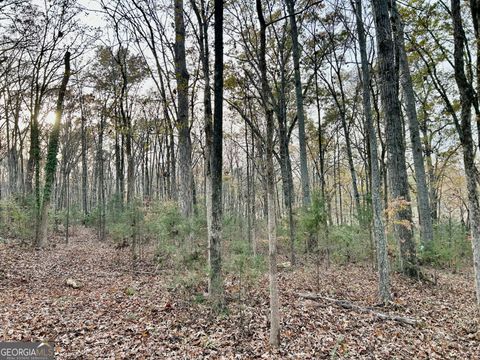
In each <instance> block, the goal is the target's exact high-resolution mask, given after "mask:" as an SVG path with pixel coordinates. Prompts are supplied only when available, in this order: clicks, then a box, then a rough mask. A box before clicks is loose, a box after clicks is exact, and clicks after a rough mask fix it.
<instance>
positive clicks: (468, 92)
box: [451, 0, 480, 304]
mask: <svg viewBox="0 0 480 360" xmlns="http://www.w3.org/2000/svg"><path fill="white" fill-rule="evenodd" d="M451 4H452V20H453V34H454V68H455V81H456V83H457V87H458V90H459V92H460V103H461V118H460V119H461V120H460V124H457V131H458V133H459V134H458V135H459V137H460V142H461V144H462V148H463V163H464V166H465V175H466V178H467V191H468V206H469V214H470V216H469V220H470V231H471V237H472V249H473V268H474V271H475V290H476V295H477V304H480V206H479V202H478V190H477V180H476V179H477V169H476V167H475V151H474V149H475V147H474V142H473V136H472V124H471V121H472V105H473V101H474V97H475V92H474V90H473V86H472V85H471V84H470V83H469V82H468V80H467V77H466V75H465V68H464V67H465V65H464V60H463V56H464V50H465V32H464V30H463V25H462V16H461V6H460V0H452V1H451Z"/></svg>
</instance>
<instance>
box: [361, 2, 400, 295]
mask: <svg viewBox="0 0 480 360" xmlns="http://www.w3.org/2000/svg"><path fill="white" fill-rule="evenodd" d="M352 5H354V9H355V16H356V24H357V34H358V44H359V47H360V61H361V71H362V90H363V113H364V116H365V127H366V130H367V136H368V141H369V143H370V158H371V161H370V166H371V171H370V175H371V181H372V209H373V233H374V237H375V243H376V248H377V268H378V295H379V298H380V301H382V302H383V303H386V302H388V301H390V299H391V295H390V277H389V266H388V256H387V238H386V236H385V227H384V224H383V204H382V197H381V193H382V188H381V187H382V185H381V177H380V170H379V166H378V152H377V134H376V131H375V126H374V124H373V120H372V106H371V98H370V65H369V63H368V57H367V42H366V39H365V28H364V25H363V17H362V1H361V0H355V4H353V2H352Z"/></svg>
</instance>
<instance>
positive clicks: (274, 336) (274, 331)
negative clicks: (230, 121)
mask: <svg viewBox="0 0 480 360" xmlns="http://www.w3.org/2000/svg"><path fill="white" fill-rule="evenodd" d="M256 7H257V16H258V21H259V23H260V34H259V35H260V51H259V53H258V63H259V69H260V76H261V82H262V94H261V96H262V102H263V105H264V110H265V118H266V125H267V136H266V150H267V151H266V170H267V176H266V182H267V202H268V220H267V223H268V225H267V229H268V263H269V279H270V344H271V345H272V346H273V347H278V346H279V345H280V314H279V307H280V304H279V298H278V280H277V225H276V210H275V172H274V167H273V146H274V143H273V132H274V129H273V126H274V125H273V108H272V105H271V103H270V100H269V94H270V86H269V84H268V78H267V61H266V55H265V54H266V29H267V23H266V21H265V18H264V15H263V9H262V0H256Z"/></svg>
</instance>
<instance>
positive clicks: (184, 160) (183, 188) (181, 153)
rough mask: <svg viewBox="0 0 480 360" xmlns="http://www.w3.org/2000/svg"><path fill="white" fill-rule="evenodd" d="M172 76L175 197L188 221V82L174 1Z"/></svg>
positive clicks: (179, 10)
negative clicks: (176, 165) (174, 83)
mask: <svg viewBox="0 0 480 360" xmlns="http://www.w3.org/2000/svg"><path fill="white" fill-rule="evenodd" d="M175 76H176V80H177V102H178V109H177V124H176V125H177V130H178V160H179V169H178V170H179V177H180V189H179V190H180V193H179V196H178V200H179V205H180V210H181V212H182V215H183V216H184V217H185V218H187V219H191V217H192V215H193V191H192V176H193V174H192V143H191V139H190V124H189V122H188V79H189V74H188V70H187V61H186V55H185V22H184V18H183V0H175Z"/></svg>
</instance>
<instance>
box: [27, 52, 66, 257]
mask: <svg viewBox="0 0 480 360" xmlns="http://www.w3.org/2000/svg"><path fill="white" fill-rule="evenodd" d="M69 78H70V52H68V51H67V52H66V53H65V72H64V74H63V79H62V83H61V85H60V89H59V91H58V99H57V104H56V108H55V123H54V125H53V128H52V133H51V134H50V139H49V142H48V152H47V162H46V164H45V187H44V189H43V199H42V205H41V209H40V212H39V221H38V222H37V230H36V238H35V247H36V248H41V247H43V246H44V245H45V241H46V237H47V220H48V209H49V207H50V200H51V194H52V187H53V183H54V180H55V171H56V169H57V153H58V141H59V137H60V125H61V120H62V114H63V103H64V101H65V93H66V92H67V84H68V80H69Z"/></svg>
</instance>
